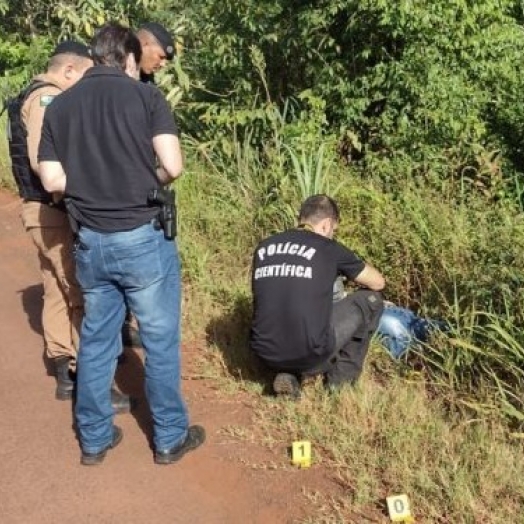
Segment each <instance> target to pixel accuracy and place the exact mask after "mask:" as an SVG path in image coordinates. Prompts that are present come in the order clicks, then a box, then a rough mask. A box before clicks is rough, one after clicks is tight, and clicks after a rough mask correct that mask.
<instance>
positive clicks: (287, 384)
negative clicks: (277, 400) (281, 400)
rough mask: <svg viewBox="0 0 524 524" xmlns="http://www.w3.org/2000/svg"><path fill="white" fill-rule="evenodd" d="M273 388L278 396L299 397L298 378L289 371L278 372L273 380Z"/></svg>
mask: <svg viewBox="0 0 524 524" xmlns="http://www.w3.org/2000/svg"><path fill="white" fill-rule="evenodd" d="M273 390H274V391H275V394H276V395H277V396H278V397H281V396H282V397H284V396H287V397H290V398H292V399H299V398H300V384H299V382H298V378H297V377H295V375H292V374H291V373H278V374H277V376H276V377H275V380H274V381H273Z"/></svg>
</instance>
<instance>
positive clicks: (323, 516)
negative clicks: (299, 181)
mask: <svg viewBox="0 0 524 524" xmlns="http://www.w3.org/2000/svg"><path fill="white" fill-rule="evenodd" d="M244 156H246V155H244ZM209 158H210V157H209V156H208V158H207V159H206V162H205V163H202V162H201V161H200V160H198V159H197V158H196V157H195V156H191V157H190V158H189V159H188V164H189V165H190V166H191V172H190V173H189V174H188V175H187V176H186V178H183V179H182V180H180V182H179V183H178V184H177V187H178V188H179V204H180V209H181V216H183V217H184V220H185V222H184V224H182V225H181V232H182V233H181V238H180V245H181V252H182V256H183V259H184V267H185V275H186V280H187V281H186V293H188V292H189V296H188V297H187V300H186V302H185V319H187V323H186V324H185V325H184V332H185V336H187V337H193V336H195V337H197V338H199V339H200V340H204V341H205V344H203V346H205V348H206V349H204V350H203V351H202V355H201V359H200V364H201V368H202V370H203V374H204V375H205V376H207V377H212V378H213V379H214V380H215V381H217V382H218V383H219V384H220V387H221V390H222V391H223V392H224V394H235V392H238V391H240V390H242V391H247V392H248V393H249V394H250V395H252V398H253V399H254V400H253V406H254V408H253V409H254V411H255V427H256V432H257V439H258V441H259V442H261V443H263V444H264V445H266V446H268V447H270V448H271V447H276V448H277V449H282V448H283V447H285V446H288V445H290V444H291V442H292V441H294V440H310V441H311V442H312V445H313V453H314V465H313V467H322V468H327V469H328V470H329V471H331V472H332V475H333V478H334V479H335V480H336V482H337V483H338V484H339V485H340V486H342V487H343V492H344V495H343V496H331V495H330V494H329V493H305V496H306V497H307V498H309V499H310V500H311V501H316V502H315V503H312V507H311V515H312V516H311V517H310V518H309V519H307V520H306V521H304V524H305V523H306V522H307V523H311V524H312V523H313V522H314V523H322V522H326V523H328V522H329V523H335V522H355V523H364V522H388V521H389V519H388V517H387V512H386V510H385V498H386V497H387V496H389V495H392V494H398V493H406V494H407V495H408V496H409V498H410V501H411V503H412V507H413V513H414V516H415V518H416V522H427V523H454V524H455V523H477V522H478V523H481V522H482V523H502V522H519V521H520V518H521V517H520V512H521V507H522V505H523V504H524V481H523V480H522V479H523V478H524V477H523V473H524V471H523V469H524V466H523V465H522V461H521V460H520V459H521V456H522V451H523V444H522V442H523V441H522V440H521V438H520V436H521V433H520V432H521V430H522V423H523V421H524V417H523V401H522V395H521V393H520V392H521V391H522V386H523V385H524V384H523V372H522V369H524V351H523V338H522V335H521V334H520V330H519V329H518V328H517V326H518V325H521V323H522V319H523V307H524V305H523V302H522V291H521V289H520V282H521V275H520V269H519V268H521V267H523V263H524V259H523V252H524V250H523V249H522V247H524V233H523V229H522V224H521V222H522V219H521V218H520V216H519V215H518V214H516V213H515V212H514V211H513V210H512V209H509V208H504V207H502V206H501V205H490V206H488V205H487V203H486V202H485V201H483V200H482V199H481V198H480V197H479V198H476V197H475V196H470V197H469V198H468V200H467V201H460V200H457V199H454V198H452V197H443V196H442V195H452V194H453V192H452V191H451V190H449V191H448V190H446V191H444V190H443V191H442V192H441V193H440V192H438V191H435V189H434V188H429V187H425V186H424V185H421V184H413V183H412V181H411V180H410V179H409V177H406V181H405V183H404V185H403V186H402V184H401V183H400V182H399V183H398V184H399V185H400V186H402V190H401V189H398V190H397V191H386V190H384V189H383V187H382V186H381V184H380V183H379V181H377V180H375V179H373V177H367V178H364V177H361V176H358V174H357V173H355V172H352V171H351V170H349V169H347V170H346V171H345V172H344V171H343V170H341V169H336V168H335V167H333V166H331V169H330V175H329V176H330V177H332V183H333V184H334V185H333V187H334V186H335V185H336V186H337V188H338V193H337V200H338V201H339V203H340V205H341V208H342V215H343V221H342V224H341V227H340V239H341V241H342V242H344V243H346V244H347V245H350V246H353V247H354V248H355V249H356V251H357V252H359V253H360V254H361V255H362V256H363V257H364V258H365V259H366V260H369V261H370V262H372V263H373V264H374V265H376V266H377V267H378V268H379V269H381V270H382V271H383V272H384V273H385V275H386V277H387V279H388V291H387V298H388V299H390V300H393V301H395V302H396V303H398V304H400V305H403V306H407V307H412V308H414V309H416V310H417V311H419V312H420V313H422V314H425V315H429V316H432V317H438V318H446V319H447V320H449V321H450V323H451V324H452V331H451V333H450V334H449V335H448V336H442V337H440V336H439V337H436V338H435V340H433V341H432V343H431V344H430V345H427V346H426V347H424V348H422V349H421V350H420V351H419V352H418V353H414V354H412V355H410V356H409V357H408V358H406V359H404V360H401V361H392V360H391V359H390V358H389V356H388V355H387V354H386V353H385V351H384V350H383V349H382V348H381V346H380V344H379V343H378V342H377V341H375V342H374V344H373V347H372V351H371V352H370V355H369V358H368V363H367V369H366V372H365V374H364V376H363V378H362V380H361V382H360V383H359V385H358V387H356V388H354V389H344V390H342V391H341V392H340V393H339V394H337V395H329V394H327V393H326V392H325V391H324V390H323V389H322V388H321V387H320V386H319V385H317V386H316V387H313V388H310V389H308V390H306V392H305V395H304V397H303V399H302V400H301V401H300V402H298V403H293V402H287V401H280V400H276V399H274V398H273V397H272V396H271V395H270V394H268V393H269V392H270V383H271V377H270V376H268V375H267V374H266V373H265V372H264V371H263V370H262V369H260V368H259V367H258V366H257V363H256V362H255V361H254V360H253V358H252V356H251V355H250V353H249V351H248V334H249V324H250V316H251V297H250V291H249V287H250V282H249V265H250V258H251V253H252V251H253V249H254V247H255V245H256V242H257V241H258V240H259V239H260V238H262V237H263V236H265V235H267V234H269V233H271V232H273V231H278V230H281V229H282V228H283V227H291V226H292V225H293V213H292V212H291V210H292V209H296V206H297V205H298V203H299V202H300V200H301V198H302V195H301V190H302V189H303V188H301V187H299V186H298V185H297V187H296V188H295V192H293V185H291V186H286V191H285V192H284V193H282V195H281V197H282V198H281V202H280V203H281V208H282V209H284V210H286V211H285V213H283V214H279V213H277V212H276V203H275V202H274V201H272V200H268V199H266V200H264V198H262V196H263V194H257V193H258V192H260V191H263V190H264V188H263V187H261V186H260V184H262V186H264V183H265V181H267V176H266V178H264V177H262V176H261V177H260V178H259V179H257V177H258V176H259V175H260V170H263V168H262V167H261V166H260V165H258V164H257V165H256V166H255V167H254V169H253V176H252V179H249V176H250V175H249V173H248V172H246V167H245V166H243V168H242V169H243V172H242V180H243V182H242V183H241V184H240V185H239V184H237V183H236V182H233V181H235V180H236V181H237V182H238V181H239V180H240V179H239V174H238V172H235V169H236V168H235V167H234V166H232V167H231V168H230V170H229V171H228V170H227V169H223V166H219V167H218V168H216V169H215V168H213V167H210V165H209ZM237 165H238V164H237ZM215 167H216V165H215ZM266 196H267V195H266ZM254 205H256V206H258V207H253V206H254ZM235 434H236V435H238V438H239V439H242V438H244V437H243V432H242V431H238V430H236V431H235ZM249 438H251V439H252V438H253V436H252V435H251V433H250V437H249ZM282 461H283V463H285V464H287V465H289V458H288V457H287V456H285V454H282Z"/></svg>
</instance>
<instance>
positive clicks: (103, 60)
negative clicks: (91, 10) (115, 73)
mask: <svg viewBox="0 0 524 524" xmlns="http://www.w3.org/2000/svg"><path fill="white" fill-rule="evenodd" d="M91 51H92V55H93V61H94V63H95V65H107V66H111V67H116V68H117V69H121V70H122V71H124V70H125V68H126V60H127V56H128V55H129V54H133V55H134V57H135V61H136V63H137V64H138V63H139V62H140V59H141V58H142V47H141V45H140V41H139V40H138V38H137V36H136V35H135V33H134V32H133V31H132V30H131V29H129V27H124V26H122V25H120V24H116V23H110V24H106V25H104V26H102V27H101V28H100V29H99V30H98V31H97V32H96V34H95V36H94V37H93V39H92V41H91Z"/></svg>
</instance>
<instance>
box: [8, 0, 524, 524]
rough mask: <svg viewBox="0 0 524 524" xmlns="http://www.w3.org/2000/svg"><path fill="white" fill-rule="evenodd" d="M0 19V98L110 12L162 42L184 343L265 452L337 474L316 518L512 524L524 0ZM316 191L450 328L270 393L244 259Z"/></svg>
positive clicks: (45, 13) (120, 10) (270, 2)
mask: <svg viewBox="0 0 524 524" xmlns="http://www.w3.org/2000/svg"><path fill="white" fill-rule="evenodd" d="M0 13H1V14H2V15H3V16H2V19H1V20H0V71H3V74H2V75H1V78H0V94H1V95H7V94H9V93H12V92H14V91H16V90H17V89H18V87H19V86H20V85H22V84H23V83H24V82H26V81H27V79H28V78H29V77H30V76H31V74H32V73H33V72H35V71H37V70H39V69H40V68H42V67H43V65H44V64H45V59H46V55H47V53H48V51H49V49H51V48H52V47H53V45H54V43H55V42H56V40H57V39H58V38H61V37H63V36H65V35H74V36H75V37H76V38H80V39H84V40H88V39H89V36H90V35H91V34H92V32H93V30H94V29H95V28H96V26H97V25H99V24H100V23H102V22H103V21H106V20H113V19H115V20H120V21H123V22H125V23H129V24H131V25H132V26H137V25H138V24H139V23H140V22H141V21H144V20H152V19H154V20H158V21H160V22H162V23H164V24H165V25H166V26H167V27H169V28H170V29H172V30H173V31H174V32H175V33H176V35H177V41H178V50H179V58H178V59H177V60H176V61H175V62H173V63H172V64H171V65H170V66H169V67H168V68H167V70H166V71H165V72H163V73H162V74H161V75H159V80H160V85H161V88H162V89H164V90H165V92H166V94H167V95H168V97H169V100H170V101H171V103H172V106H173V109H174V111H175V113H176V115H177V118H178V120H179V122H180V125H181V128H182V130H183V131H184V133H185V136H184V147H185V151H186V155H187V170H186V175H185V176H184V178H183V179H182V180H181V181H180V183H177V186H178V199H179V206H180V215H181V216H180V218H181V234H180V243H181V248H182V254H183V257H184V269H185V283H186V287H185V289H186V302H185V317H184V326H185V332H186V338H189V337H195V338H202V337H206V338H207V342H208V346H209V347H208V349H207V350H206V352H205V354H204V355H203V358H202V365H203V367H204V368H205V369H207V370H208V372H209V373H210V374H212V375H213V376H215V377H216V378H217V380H221V381H223V382H222V383H223V384H224V386H227V387H228V388H229V389H233V390H234V389H235V388H236V387H241V388H244V389H248V390H249V391H250V392H251V393H252V395H253V402H254V405H255V411H256V413H257V417H258V418H259V420H260V421H261V422H264V424H260V426H261V427H266V428H267V430H266V438H265V441H266V442H267V443H268V445H273V443H274V442H275V441H278V440H280V441H284V442H288V441H289V440H290V439H292V438H299V437H300V438H310V439H311V440H312V442H313V443H314V449H315V450H316V453H317V455H316V457H315V458H316V460H317V461H322V463H323V464H325V465H326V466H327V467H332V468H333V469H334V471H335V472H336V474H337V475H338V477H339V479H341V482H342V484H343V485H344V487H345V489H346V490H347V497H344V498H343V499H341V500H336V501H331V504H330V505H329V507H330V508H331V510H330V511H327V512H326V513H325V514H324V515H321V516H317V517H314V518H313V520H312V521H311V522H323V521H325V522H359V523H362V522H366V521H372V522H378V521H379V520H377V519H378V517H377V515H380V511H381V507H382V503H383V500H384V497H385V496H386V495H388V494H390V493H393V492H407V493H409V494H410V497H411V498H412V500H413V503H414V507H415V509H416V513H417V517H418V518H417V521H419V520H420V521H421V522H424V521H425V522H432V523H434V522H442V523H444V522H453V523H462V522H464V523H466V522H467V523H470V522H486V523H487V522H493V523H495V522H497V523H498V522H501V523H502V522H519V521H520V520H521V517H520V508H521V507H522V504H523V503H524V486H523V485H522V480H521V479H522V478H524V475H523V473H524V472H523V471H522V468H523V466H522V465H521V461H520V457H521V455H522V445H521V440H519V437H520V436H521V431H522V425H523V423H524V404H523V398H524V396H523V383H524V349H523V343H524V336H523V334H522V326H523V322H524V303H523V292H522V281H523V275H522V268H523V267H524V215H523V214H522V212H523V205H524V203H523V200H522V198H523V190H524V156H523V154H524V151H523V149H522V137H523V136H524V104H522V102H521V94H522V93H524V77H523V76H522V75H521V74H520V61H521V58H522V56H524V54H523V50H524V32H523V27H522V21H523V11H522V3H521V2H518V1H516V0H515V1H513V0H486V1H484V2H473V1H468V0H439V1H435V2H429V1H422V2H414V1H410V0H402V1H399V2H385V1H384V0H370V1H367V2H359V1H357V0H321V1H317V2H308V1H305V2H304V1H302V2H297V1H294V0H282V1H279V2H277V1H275V0H259V1H258V2H255V1H253V0H248V1H244V2H230V1H229V0H226V1H221V2H218V1H216V0H194V1H193V2H191V3H190V4H188V3H186V2H184V3H182V2H180V1H178V0H161V1H158V2H153V1H151V0H135V1H133V2H129V1H125V0H117V1H113V2H108V1H106V2H104V1H102V0H90V1H87V0H75V1H72V0H71V1H62V2H59V3H49V2H42V1H39V0H25V1H23V2H22V1H15V2H11V1H9V2H7V1H4V0H0ZM4 147H5V141H4V144H2V148H4ZM0 152H1V158H0V169H1V170H2V172H3V179H5V180H7V179H8V173H7V171H8V160H7V159H6V154H5V149H1V150H0ZM319 191H326V192H329V193H330V194H332V195H334V196H335V197H336V198H337V199H338V200H339V202H340V203H341V206H342V212H343V223H342V227H341V231H340V238H341V240H342V241H344V242H346V243H347V244H349V245H351V246H352V247H354V248H355V250H356V251H357V252H359V253H360V254H361V255H362V256H363V257H364V258H365V259H367V260H369V261H370V262H372V263H373V264H374V265H376V266H377V267H378V268H379V269H381V270H382V272H383V273H384V274H385V275H386V277H387V279H388V288H387V298H388V299H390V300H393V301H395V302H397V303H399V304H401V305H406V306H409V307H412V308H414V309H416V310H418V311H420V312H422V313H424V314H428V315H432V316H438V317H443V318H448V319H450V320H451V321H452V322H453V324H454V326H455V328H454V330H453V333H452V334H451V336H450V337H440V338H437V339H435V340H433V341H432V343H431V345H428V346H427V347H425V348H423V351H421V352H420V354H413V355H410V356H409V357H408V358H406V359H405V360H403V361H402V362H391V361H390V360H389V359H388V357H387V355H386V354H385V353H384V352H383V351H382V350H381V348H380V346H379V345H378V344H376V345H374V347H373V350H372V352H371V355H370V358H369V365H368V368H367V371H366V374H365V376H364V378H363V380H362V382H361V384H360V386H359V387H358V388H357V389H356V390H354V391H351V390H348V391H343V392H342V393H341V394H340V395H339V396H338V397H330V396H327V395H326V394H325V393H324V392H322V391H321V388H320V387H316V388H312V389H311V390H310V391H308V394H307V395H306V398H305V399H304V401H303V402H301V403H300V404H287V403H283V404H282V403H275V401H274V400H272V399H270V398H267V397H265V396H262V395H261V392H262V390H263V387H264V380H265V379H264V377H263V376H261V375H260V374H259V373H257V370H256V369H254V366H253V363H252V362H251V360H250V358H249V354H248V353H247V351H246V340H247V330H248V326H249V315H250V295H249V263H250V256H251V250H252V249H253V247H254V244H255V243H256V242H257V240H259V239H260V238H261V237H262V236H264V235H266V234H268V233H269V232H272V231H276V230H279V229H282V228H284V227H288V226H291V225H292V224H293V220H294V214H295V211H296V208H297V206H298V204H299V202H300V201H301V199H302V198H303V197H304V196H306V195H308V194H311V193H314V192H319ZM283 460H284V459H283ZM323 507H326V506H325V505H324V506H323ZM321 518H322V519H324V520H321ZM315 519H316V520H315ZM366 519H368V520H366ZM373 519H375V520H373ZM424 519H426V520H424Z"/></svg>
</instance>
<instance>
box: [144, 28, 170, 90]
mask: <svg viewBox="0 0 524 524" xmlns="http://www.w3.org/2000/svg"><path fill="white" fill-rule="evenodd" d="M136 35H137V37H138V39H139V40H140V45H141V47H142V57H141V59H140V80H141V81H142V82H145V83H153V84H154V83H155V77H154V75H155V73H156V72H158V71H160V69H162V68H163V67H165V66H166V65H167V62H168V61H170V60H173V58H174V56H175V43H174V41H173V37H172V36H171V35H170V34H169V31H168V30H167V29H166V28H165V27H164V26H163V25H161V24H158V23H157V22H147V23H146V24H143V25H142V26H141V27H140V28H139V29H138V31H137V34H136Z"/></svg>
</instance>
